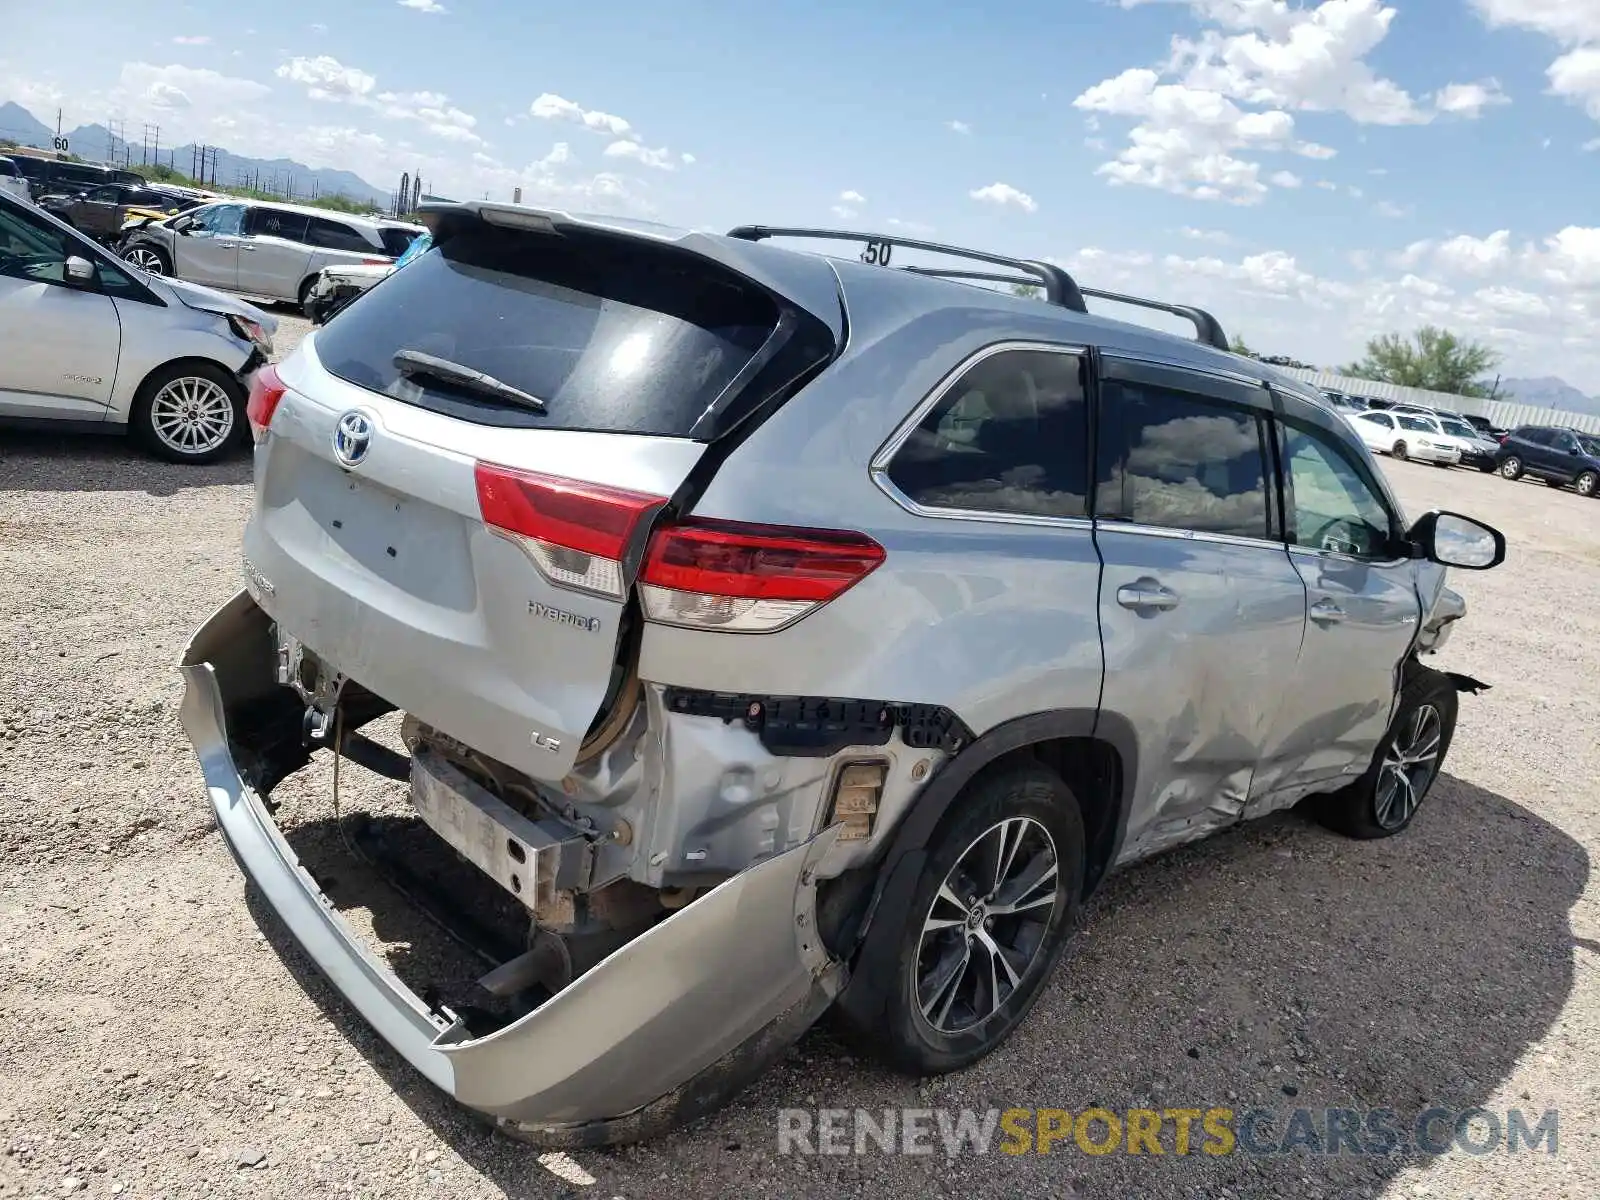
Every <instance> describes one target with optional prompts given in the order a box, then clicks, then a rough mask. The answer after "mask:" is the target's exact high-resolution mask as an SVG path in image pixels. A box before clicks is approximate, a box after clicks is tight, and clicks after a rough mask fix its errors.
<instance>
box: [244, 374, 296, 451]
mask: <svg viewBox="0 0 1600 1200" xmlns="http://www.w3.org/2000/svg"><path fill="white" fill-rule="evenodd" d="M288 390H289V389H288V388H286V387H284V386H283V380H281V379H279V378H278V370H277V368H276V367H272V366H266V367H261V368H260V369H258V370H257V371H256V373H255V374H254V375H252V376H251V377H250V399H249V400H248V401H246V403H245V406H244V412H245V416H246V417H247V418H249V421H250V433H251V436H253V437H254V438H255V440H256V441H257V442H260V441H263V440H264V439H265V438H266V436H267V429H268V428H269V427H270V426H271V425H272V414H273V413H275V412H277V411H278V401H280V400H282V399H283V394H284V392H286V391H288Z"/></svg>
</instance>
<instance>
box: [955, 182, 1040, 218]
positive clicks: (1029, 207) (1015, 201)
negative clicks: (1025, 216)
mask: <svg viewBox="0 0 1600 1200" xmlns="http://www.w3.org/2000/svg"><path fill="white" fill-rule="evenodd" d="M967 195H969V196H971V197H972V198H973V199H974V200H981V201H983V202H984V203H985V204H993V205H995V206H996V207H997V208H1006V207H1015V208H1020V209H1021V210H1022V211H1023V212H1027V213H1031V212H1037V211H1038V210H1039V204H1038V202H1037V201H1036V200H1034V198H1033V197H1032V196H1030V195H1028V193H1027V192H1024V191H1019V190H1018V189H1017V188H1014V187H1012V186H1011V185H1010V184H1009V183H991V184H989V185H988V186H987V187H981V188H974V189H973V190H972V191H970V192H968V193H967Z"/></svg>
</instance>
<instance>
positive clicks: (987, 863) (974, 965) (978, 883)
mask: <svg viewBox="0 0 1600 1200" xmlns="http://www.w3.org/2000/svg"><path fill="white" fill-rule="evenodd" d="M1059 883H1060V880H1059V876H1058V872H1057V861H1056V846H1055V839H1053V838H1052V837H1051V836H1050V831H1049V830H1048V829H1046V828H1045V827H1044V826H1043V825H1042V824H1040V823H1039V822H1038V821H1036V820H1034V819H1033V818H1032V817H1008V818H1006V819H1005V820H1003V821H1000V822H998V823H996V824H994V825H991V826H990V827H989V828H988V829H987V830H985V831H984V832H983V833H981V834H979V835H978V837H976V838H974V839H973V841H972V842H971V843H970V844H969V845H968V846H967V848H966V849H965V850H964V851H962V853H961V857H959V858H958V859H956V862H955V865H954V866H952V867H951V868H950V871H949V873H948V874H947V875H946V876H945V877H944V881H943V882H942V883H941V884H940V885H939V890H938V891H937V892H935V893H934V897H933V901H932V903H931V904H930V905H929V907H928V912H927V914H926V915H925V917H924V918H923V922H922V935H921V937H920V938H919V939H918V942H917V966H916V973H915V975H914V976H913V979H912V999H913V1000H914V1001H915V1003H916V1007H917V1011H918V1012H919V1013H920V1014H921V1016H922V1019H923V1020H924V1021H925V1022H927V1024H928V1025H929V1026H931V1027H932V1028H933V1029H934V1030H935V1031H936V1032H938V1033H945V1034H949V1033H958V1032H960V1031H962V1030H964V1029H970V1028H971V1027H972V1026H974V1025H978V1024H980V1023H981V1022H983V1021H986V1020H988V1019H989V1018H990V1017H992V1016H994V1014H995V1013H997V1012H998V1011H999V1010H1000V1008H1001V1006H1003V1005H1004V1004H1005V1002H1006V1001H1007V1000H1009V999H1010V998H1011V997H1012V996H1013V995H1014V994H1015V993H1016V991H1017V989H1018V988H1019V987H1021V986H1022V982H1023V980H1024V979H1026V978H1027V977H1028V973H1029V971H1031V970H1032V969H1033V967H1034V965H1035V964H1036V962H1037V961H1038V958H1039V954H1040V951H1041V950H1042V949H1043V947H1044V942H1045V935H1046V934H1047V933H1048V932H1049V929H1050V921H1051V918H1052V917H1053V916H1054V915H1055V910H1056V905H1057V904H1058V903H1059V900H1058V897H1057V891H1058V889H1059Z"/></svg>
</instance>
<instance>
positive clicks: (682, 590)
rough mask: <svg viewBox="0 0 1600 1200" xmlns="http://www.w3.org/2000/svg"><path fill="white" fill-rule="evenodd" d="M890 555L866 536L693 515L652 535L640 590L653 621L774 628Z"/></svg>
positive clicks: (760, 629) (723, 627)
mask: <svg viewBox="0 0 1600 1200" xmlns="http://www.w3.org/2000/svg"><path fill="white" fill-rule="evenodd" d="M883 559H884V551H883V547H882V546H880V545H878V543H877V542H875V541H873V540H872V539H871V538H869V537H867V536H866V535H865V534H860V533H846V532H840V531H837V530H822V529H794V528H788V527H784V526H770V525H742V524H736V523H733V522H726V521H710V520H692V519H691V520H688V521H685V522H684V523H682V524H679V525H670V526H667V527H665V528H663V529H659V530H657V531H656V533H655V535H654V536H653V537H651V539H650V548H649V550H648V551H647V552H646V554H645V561H644V569H643V572H642V573H641V576H640V584H641V587H640V592H641V594H642V596H643V599H644V611H645V616H646V617H648V618H649V619H650V620H652V621H658V622H660V623H662V624H666V625H679V626H683V627H685V628H689V629H718V630H723V631H725V632H729V633H769V632H772V631H773V630H776V629H781V628H783V627H784V626H786V625H790V624H793V623H794V622H795V621H798V620H799V619H800V618H801V617H803V616H805V615H806V614H807V613H809V612H811V611H812V610H813V609H815V608H819V607H821V606H822V605H824V604H826V603H827V602H828V601H830V600H832V599H834V598H835V597H837V596H839V595H841V594H842V593H843V592H845V591H846V590H847V589H849V588H850V587H851V586H853V585H854V584H856V583H858V582H859V581H860V580H862V579H864V578H866V576H867V575H869V574H871V573H872V572H873V571H874V570H875V569H876V568H877V566H878V564H879V563H881V562H883Z"/></svg>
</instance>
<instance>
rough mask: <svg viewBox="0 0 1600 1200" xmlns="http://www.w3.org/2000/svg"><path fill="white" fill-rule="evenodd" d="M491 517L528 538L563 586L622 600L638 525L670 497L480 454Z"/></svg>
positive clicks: (529, 548) (541, 564) (531, 552)
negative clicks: (547, 472)
mask: <svg viewBox="0 0 1600 1200" xmlns="http://www.w3.org/2000/svg"><path fill="white" fill-rule="evenodd" d="M474 473H475V475H476V478H477V486H478V508H479V511H480V512H482V514H483V520H484V524H486V525H488V526H489V528H490V529H492V530H493V531H494V532H495V533H498V534H500V535H501V536H502V537H506V538H509V539H510V540H512V541H514V542H516V543H517V545H519V546H521V547H522V549H523V551H524V553H526V554H527V555H528V557H529V558H531V559H532V560H533V564H534V566H536V567H538V568H539V571H540V573H541V574H542V575H544V577H545V578H546V579H548V580H549V581H550V582H551V583H553V584H555V585H556V586H558V587H565V588H572V589H574V590H577V591H582V592H592V593H594V594H596V595H601V596H610V597H613V598H614V599H618V600H620V599H621V598H622V597H623V595H624V594H625V593H626V587H625V585H624V581H623V576H622V560H623V557H624V556H625V555H626V553H627V549H628V545H629V543H630V542H631V541H632V539H633V535H634V532H635V530H637V529H638V527H639V523H640V522H641V521H647V520H648V519H649V518H650V517H651V516H652V515H654V513H655V512H656V510H657V509H659V508H660V507H661V506H662V505H663V504H665V503H666V499H665V497H662V496H652V495H648V494H646V493H644V492H630V491H624V490H623V489H621V488H612V487H606V486H604V485H602V484H596V483H585V482H583V481H582V480H577V479H564V478H562V477H560V476H558V475H543V474H540V473H539V472H537V471H524V470H520V469H519V468H516V467H502V466H496V465H495V464H493V463H485V462H480V463H477V464H476V466H475V468H474Z"/></svg>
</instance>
